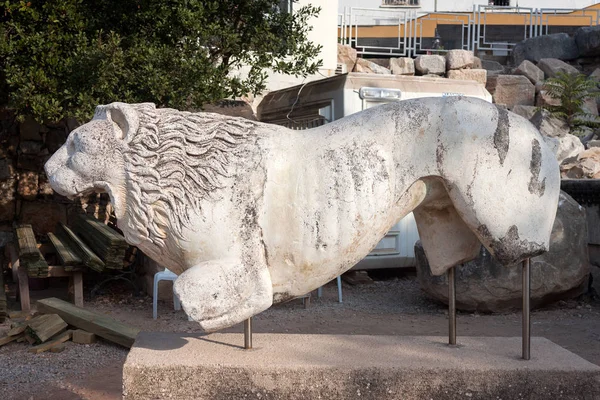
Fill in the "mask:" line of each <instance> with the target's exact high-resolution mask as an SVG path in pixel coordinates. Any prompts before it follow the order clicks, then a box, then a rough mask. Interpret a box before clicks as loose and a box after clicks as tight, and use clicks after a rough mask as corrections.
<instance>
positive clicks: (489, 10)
mask: <svg viewBox="0 0 600 400" xmlns="http://www.w3.org/2000/svg"><path fill="white" fill-rule="evenodd" d="M382 2H383V5H390V6H391V5H413V3H416V4H418V3H419V2H418V1H412V0H382ZM409 3H410V4H409ZM507 16H510V17H511V18H512V20H513V22H512V23H511V24H508V25H509V27H512V28H510V29H507V22H506V21H507ZM515 18H518V19H520V21H521V22H520V23H519V24H515V23H514V19H515ZM598 25H600V10H598V9H581V10H578V9H558V8H556V9H550V8H541V9H534V8H529V7H510V6H495V5H488V6H486V5H479V6H474V7H473V11H472V12H470V13H423V12H419V11H418V10H416V9H411V8H407V9H402V8H393V7H392V8H378V9H370V8H360V7H346V8H345V9H344V13H342V14H339V15H338V28H339V42H340V43H342V44H347V45H350V46H352V47H354V48H355V49H356V50H357V52H358V54H361V55H387V56H390V55H392V56H397V57H414V56H417V55H419V54H424V53H428V52H437V53H443V52H446V51H448V50H451V49H465V50H472V51H476V50H487V51H493V52H494V53H495V54H497V55H503V54H504V55H508V54H509V53H510V52H511V51H512V49H513V48H514V46H515V45H516V44H517V43H518V42H520V41H522V40H524V39H528V38H532V37H537V36H541V35H547V34H551V33H559V32H566V33H569V34H572V33H573V32H574V29H576V28H578V27H581V26H598ZM433 32H435V34H434V33H433ZM449 36H451V38H452V40H449V39H448V37H449ZM440 44H441V45H440Z"/></svg>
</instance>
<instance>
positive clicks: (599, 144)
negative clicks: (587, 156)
mask: <svg viewBox="0 0 600 400" xmlns="http://www.w3.org/2000/svg"><path fill="white" fill-rule="evenodd" d="M587 145H588V147H590V148H591V147H600V140H590V141H589V142H588V143H587Z"/></svg>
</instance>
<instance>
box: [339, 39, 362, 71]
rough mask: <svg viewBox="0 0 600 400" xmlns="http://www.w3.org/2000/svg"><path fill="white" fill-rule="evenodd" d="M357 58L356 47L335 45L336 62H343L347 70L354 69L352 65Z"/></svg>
mask: <svg viewBox="0 0 600 400" xmlns="http://www.w3.org/2000/svg"><path fill="white" fill-rule="evenodd" d="M357 58H358V55H357V53H356V49H353V48H352V47H351V46H346V45H343V44H338V45H337V62H338V63H340V64H345V65H346V68H348V72H352V71H354V65H356V59H357Z"/></svg>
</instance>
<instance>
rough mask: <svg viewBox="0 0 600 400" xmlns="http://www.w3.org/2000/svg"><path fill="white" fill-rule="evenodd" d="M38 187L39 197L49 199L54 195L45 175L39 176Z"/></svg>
mask: <svg viewBox="0 0 600 400" xmlns="http://www.w3.org/2000/svg"><path fill="white" fill-rule="evenodd" d="M38 185H39V189H38V194H39V195H40V196H43V197H45V198H51V197H52V196H53V195H54V190H53V189H52V186H50V182H48V177H46V174H44V173H41V174H39V178H38Z"/></svg>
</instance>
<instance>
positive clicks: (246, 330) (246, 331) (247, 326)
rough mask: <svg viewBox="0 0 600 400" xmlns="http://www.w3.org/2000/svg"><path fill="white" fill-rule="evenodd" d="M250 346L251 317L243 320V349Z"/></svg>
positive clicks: (247, 348)
mask: <svg viewBox="0 0 600 400" xmlns="http://www.w3.org/2000/svg"><path fill="white" fill-rule="evenodd" d="M251 348H252V317H250V318H248V319H247V320H245V321H244V349H246V350H249V349H251Z"/></svg>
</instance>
